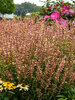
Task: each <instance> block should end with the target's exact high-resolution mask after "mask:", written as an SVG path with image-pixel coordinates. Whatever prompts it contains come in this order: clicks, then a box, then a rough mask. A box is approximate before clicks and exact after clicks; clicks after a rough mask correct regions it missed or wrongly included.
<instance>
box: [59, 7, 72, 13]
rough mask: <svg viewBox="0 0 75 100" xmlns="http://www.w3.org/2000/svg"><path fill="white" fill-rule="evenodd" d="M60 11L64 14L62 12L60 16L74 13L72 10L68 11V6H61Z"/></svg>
mask: <svg viewBox="0 0 75 100" xmlns="http://www.w3.org/2000/svg"><path fill="white" fill-rule="evenodd" d="M60 10H61V11H65V12H62V13H61V15H64V14H67V13H72V14H73V13H74V11H73V10H71V9H70V6H68V7H66V6H63V8H62V9H60Z"/></svg>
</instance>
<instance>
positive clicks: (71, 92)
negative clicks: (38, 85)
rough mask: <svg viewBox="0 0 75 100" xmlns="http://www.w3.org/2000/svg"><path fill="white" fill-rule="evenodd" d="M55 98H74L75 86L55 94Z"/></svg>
mask: <svg viewBox="0 0 75 100" xmlns="http://www.w3.org/2000/svg"><path fill="white" fill-rule="evenodd" d="M57 98H58V99H57V100H75V88H71V89H66V88H65V89H64V91H62V94H60V95H57Z"/></svg>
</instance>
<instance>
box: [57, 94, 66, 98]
mask: <svg viewBox="0 0 75 100" xmlns="http://www.w3.org/2000/svg"><path fill="white" fill-rule="evenodd" d="M57 97H60V98H65V96H64V95H57Z"/></svg>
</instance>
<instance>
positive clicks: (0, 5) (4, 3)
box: [0, 0, 15, 14]
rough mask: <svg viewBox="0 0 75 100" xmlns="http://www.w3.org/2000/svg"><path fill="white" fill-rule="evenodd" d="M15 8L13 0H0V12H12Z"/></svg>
mask: <svg viewBox="0 0 75 100" xmlns="http://www.w3.org/2000/svg"><path fill="white" fill-rule="evenodd" d="M14 10H15V4H14V3H13V0H0V13H2V14H6V13H7V14H12V13H14Z"/></svg>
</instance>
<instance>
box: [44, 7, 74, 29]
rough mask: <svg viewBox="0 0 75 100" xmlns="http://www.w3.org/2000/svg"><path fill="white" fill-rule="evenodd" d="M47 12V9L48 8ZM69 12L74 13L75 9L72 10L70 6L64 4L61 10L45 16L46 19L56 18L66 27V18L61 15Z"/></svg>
mask: <svg viewBox="0 0 75 100" xmlns="http://www.w3.org/2000/svg"><path fill="white" fill-rule="evenodd" d="M49 8H50V9H51V8H52V6H49ZM46 12H47V10H46ZM67 13H72V14H74V11H73V10H71V8H70V6H68V7H67V6H63V8H62V9H60V11H54V12H53V13H52V14H51V15H50V16H48V15H46V16H45V17H44V20H46V19H47V18H51V20H56V21H58V23H61V24H62V27H63V28H64V27H65V26H66V20H64V19H63V18H62V17H61V16H60V14H61V15H64V14H67Z"/></svg>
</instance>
